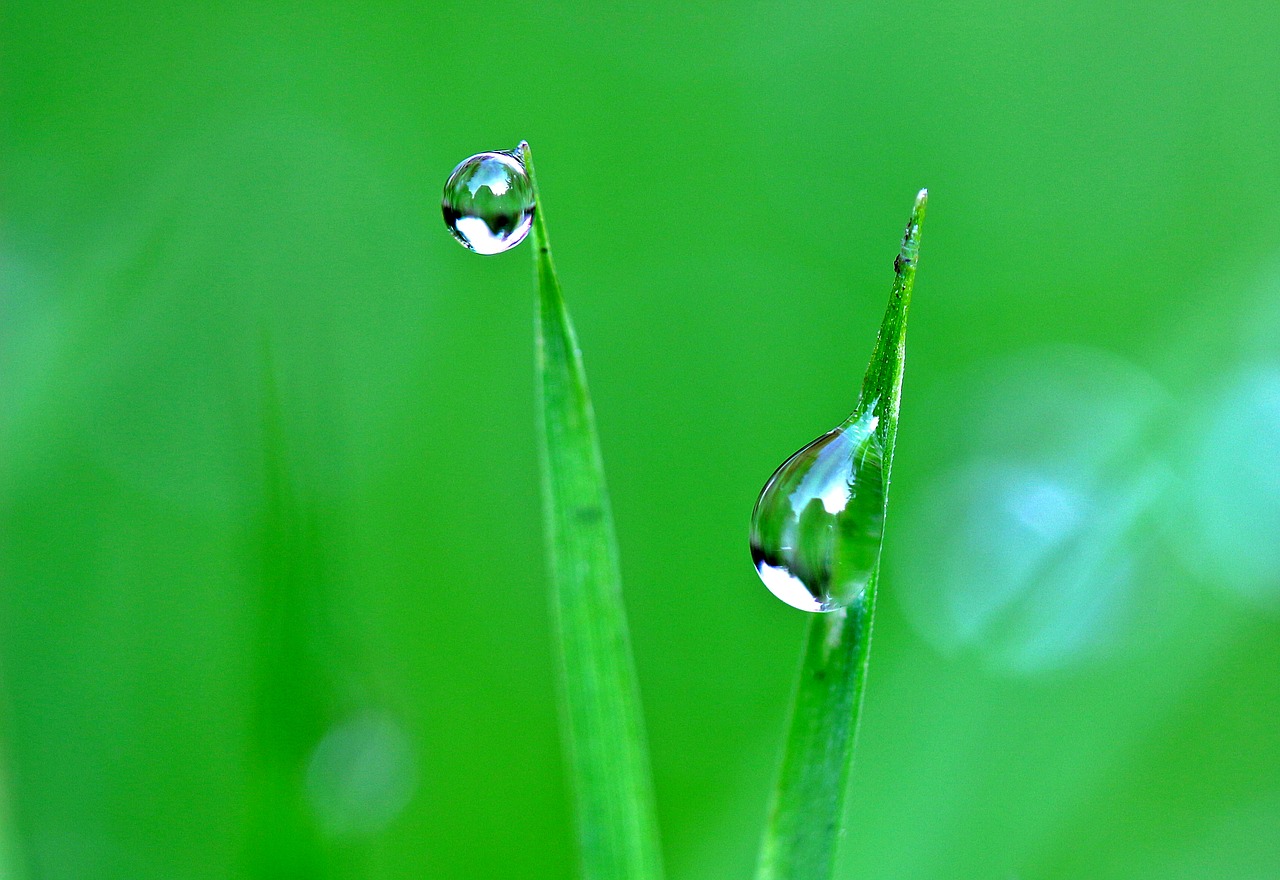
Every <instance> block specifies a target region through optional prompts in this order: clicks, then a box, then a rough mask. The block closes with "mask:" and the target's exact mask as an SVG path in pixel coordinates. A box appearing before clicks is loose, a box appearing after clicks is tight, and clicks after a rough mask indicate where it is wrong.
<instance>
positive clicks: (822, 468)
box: [751, 404, 885, 611]
mask: <svg viewBox="0 0 1280 880" xmlns="http://www.w3.org/2000/svg"><path fill="white" fill-rule="evenodd" d="M874 412H875V405H874V404H873V405H872V406H870V407H868V408H867V411H866V413H865V414H864V415H863V416H861V417H860V418H857V419H851V420H850V421H848V422H845V423H844V424H843V425H841V426H840V427H838V428H836V429H835V430H834V431H829V432H828V433H826V434H823V435H822V436H821V437H819V438H818V439H817V440H814V441H813V442H812V443H810V444H809V445H808V446H805V447H804V448H803V449H801V450H800V451H799V452H797V453H796V454H795V455H793V456H791V457H790V458H788V459H787V460H786V461H785V462H783V464H782V466H781V467H780V468H778V469H777V471H775V472H774V474H773V476H772V477H770V478H769V481H768V482H767V483H765V486H764V489H762V490H761V492H760V498H759V499H758V500H757V501H756V507H755V510H754V511H753V512H752V515H751V558H752V560H753V561H754V562H755V565H756V571H757V572H758V573H759V574H760V579H761V580H762V581H764V584H765V586H766V587H768V588H769V590H770V592H772V593H773V594H774V595H775V596H777V597H778V598H779V599H781V600H782V601H783V602H786V603H787V604H788V605H791V606H793V607H795V608H799V609H800V610H802V611H834V610H836V609H837V608H844V607H846V606H848V605H850V604H852V603H853V602H855V601H857V600H858V599H859V598H860V597H861V596H862V594H863V592H865V590H866V588H867V583H868V581H869V580H870V579H871V573H872V571H873V570H874V569H875V566H876V563H877V561H878V560H879V557H880V539H881V536H882V535H883V534H884V495H885V483H884V453H883V447H882V446H881V444H880V440H879V438H878V437H877V436H876V433H875V429H876V425H877V423H878V419H877V417H876V416H874V415H873V413H874Z"/></svg>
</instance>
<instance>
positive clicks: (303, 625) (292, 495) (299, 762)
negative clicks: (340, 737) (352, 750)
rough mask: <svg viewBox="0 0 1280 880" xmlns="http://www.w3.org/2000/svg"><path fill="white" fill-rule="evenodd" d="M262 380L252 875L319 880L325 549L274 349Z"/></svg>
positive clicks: (325, 696) (327, 703)
mask: <svg viewBox="0 0 1280 880" xmlns="http://www.w3.org/2000/svg"><path fill="white" fill-rule="evenodd" d="M263 377H264V378H263V404H262V409H263V412H262V415H263V453H264V476H265V486H264V502H265V503H264V508H263V511H262V515H261V519H260V521H259V522H258V523H256V524H255V525H256V527H255V529H254V535H253V545H254V555H256V557H257V559H258V564H259V570H258V579H259V582H258V587H259V596H258V598H259V601H260V603H261V604H260V607H259V609H258V613H259V620H258V630H257V638H256V642H257V644H256V653H255V657H254V679H255V681H254V687H255V694H254V697H255V699H254V706H253V715H252V720H251V727H250V736H251V748H252V753H251V761H252V765H251V766H252V768H253V770H252V776H251V778H252V780H253V785H254V790H253V794H252V801H251V803H252V810H251V812H250V816H249V821H250V833H249V841H248V843H249V848H250V851H249V854H248V859H249V871H248V875H249V876H250V877H253V878H262V880H268V878H270V880H275V878H285V877H290V878H292V877H297V878H303V877H306V878H321V877H325V876H327V874H328V866H327V854H326V847H325V843H324V841H323V839H322V837H321V835H320V833H319V829H318V828H317V826H316V823H315V821H314V819H313V817H312V815H311V811H310V809H309V806H308V804H307V803H306V801H305V798H304V792H303V788H302V779H303V776H304V772H305V768H306V762H307V758H308V756H309V754H310V751H311V749H312V747H313V746H314V745H315V743H316V742H317V741H318V740H319V738H320V736H321V734H322V733H323V731H324V725H325V722H326V720H327V719H328V718H329V717H330V715H331V714H332V703H333V694H332V688H331V686H330V685H329V683H328V681H327V679H326V675H325V671H324V668H323V664H322V660H321V657H322V656H323V655H322V653H321V648H320V646H319V645H318V644H317V632H316V624H317V621H318V618H319V616H320V614H321V596H320V578H321V566H320V549H319V548H320V542H319V540H318V536H317V535H316V533H315V522H314V515H313V511H311V510H310V509H309V506H308V505H307V504H306V503H305V502H304V498H303V495H302V492H301V489H300V487H299V485H298V481H297V480H296V479H295V477H294V475H293V472H292V470H291V468H290V463H289V448H288V443H287V442H286V434H285V427H284V418H283V413H282V409H281V404H280V395H279V391H278V385H277V382H276V375H275V366H274V359H273V358H272V357H271V353H270V348H269V347H268V348H267V350H266V356H265V358H264V366H263Z"/></svg>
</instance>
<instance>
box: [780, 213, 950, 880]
mask: <svg viewBox="0 0 1280 880" xmlns="http://www.w3.org/2000/svg"><path fill="white" fill-rule="evenodd" d="M926 198H927V193H926V192H925V191H924V190H921V192H920V194H919V196H917V197H916V203H915V207H914V208H913V209H912V212H911V219H910V220H909V221H908V223H907V229H906V233H905V234H904V236H903V239H902V249H901V252H900V253H899V255H898V258H897V259H896V260H894V270H895V278H894V282H893V291H892V293H891V294H890V295H889V305H888V307H887V308H886V309H885V313H884V320H883V321H882V322H881V325H880V335H879V338H878V339H877V340H876V347H875V351H874V353H873V354H872V356H871V363H870V364H869V365H868V367H867V373H866V377H865V378H864V379H863V382H862V392H861V395H860V396H859V398H858V407H857V409H856V410H855V411H854V417H855V418H856V417H859V416H861V415H863V414H864V413H865V412H866V410H867V409H869V408H874V414H875V415H876V416H877V417H878V422H877V424H876V433H877V434H878V435H879V439H880V442H881V444H882V446H883V449H884V470H885V480H886V493H885V509H886V513H887V511H888V503H889V496H888V492H887V481H888V479H889V474H890V469H891V467H892V465H893V447H894V442H895V441H896V439H897V434H898V407H899V403H900V401H901V397H902V371H903V362H904V358H905V355H906V333H907V310H908V308H909V306H910V304H911V290H912V287H913V286H914V284H915V275H916V261H917V258H918V255H919V250H920V223H921V221H923V220H924V213H925V203H926ZM879 580H880V566H879V563H878V562H877V563H876V568H875V570H874V572H873V573H872V576H871V579H870V582H869V584H868V586H867V590H866V592H865V594H864V595H863V597H862V599H861V600H860V601H858V602H855V603H854V604H853V605H852V606H850V607H849V608H847V609H842V610H840V611H835V612H832V613H830V614H815V615H813V620H812V621H811V623H810V625H809V631H808V635H807V637H806V642H805V647H804V655H803V660H802V665H801V669H800V678H799V681H798V682H797V684H796V690H795V697H794V700H793V703H792V707H791V720H790V725H789V730H788V733H787V741H786V745H785V746H784V751H783V757H782V764H781V767H780V769H779V771H778V779H777V784H776V786H775V788H774V791H773V794H772V800H771V803H770V805H769V813H768V819H767V825H766V828H765V834H764V842H763V845H762V847H761V852H760V862H759V866H758V870H757V872H756V876H757V878H758V880H827V878H829V877H831V875H832V871H833V870H834V867H835V855H836V845H837V842H838V840H839V836H840V827H841V823H842V821H843V814H844V798H845V791H846V788H847V782H848V776H849V765H850V763H851V760H852V758H853V746H854V739H855V737H856V735H857V731H858V715H859V710H860V708H861V705H862V695H863V690H864V688H865V686H866V679H867V660H868V657H869V652H870V648H871V622H872V618H873V616H874V613H875V604H876V588H877V585H878V583H879Z"/></svg>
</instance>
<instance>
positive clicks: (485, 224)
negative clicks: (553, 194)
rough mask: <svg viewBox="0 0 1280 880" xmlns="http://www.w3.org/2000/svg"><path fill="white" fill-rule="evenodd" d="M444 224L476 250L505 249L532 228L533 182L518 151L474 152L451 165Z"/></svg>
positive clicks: (443, 205) (443, 202)
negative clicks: (472, 154)
mask: <svg viewBox="0 0 1280 880" xmlns="http://www.w3.org/2000/svg"><path fill="white" fill-rule="evenodd" d="M440 207H441V210H442V212H443V213H444V223H445V226H447V227H449V231H450V232H451V233H453V237H454V238H456V239H457V240H458V241H459V242H460V243H461V244H462V245H463V246H464V247H466V248H468V249H470V250H473V251H475V252H476V253H478V254H500V253H502V252H503V251H509V250H511V249H512V248H513V247H515V246H516V245H518V244H519V243H520V242H522V241H524V237H525V236H526V235H528V234H529V230H530V229H532V228H533V212H534V210H535V207H536V206H535V204H534V198H533V183H532V182H531V181H530V180H529V175H528V174H527V173H526V172H525V169H524V163H523V162H522V161H520V158H519V154H518V148H517V152H516V153H504V152H490V153H476V154H475V155H474V156H471V157H470V158H468V159H464V160H463V161H462V162H460V163H459V164H458V167H457V168H455V169H453V173H452V174H450V175H449V179H448V180H447V181H446V182H445V185H444V195H443V196H442V197H441V199H440Z"/></svg>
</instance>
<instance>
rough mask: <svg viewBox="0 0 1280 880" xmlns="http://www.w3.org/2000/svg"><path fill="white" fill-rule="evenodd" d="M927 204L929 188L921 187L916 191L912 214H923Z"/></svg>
mask: <svg viewBox="0 0 1280 880" xmlns="http://www.w3.org/2000/svg"><path fill="white" fill-rule="evenodd" d="M928 204H929V190H927V189H922V190H920V192H918V193H916V203H915V207H914V208H913V209H912V213H913V214H923V213H924V209H925V206H927V205H928Z"/></svg>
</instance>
